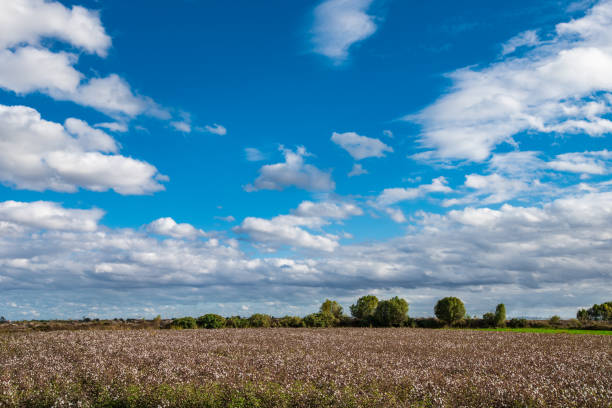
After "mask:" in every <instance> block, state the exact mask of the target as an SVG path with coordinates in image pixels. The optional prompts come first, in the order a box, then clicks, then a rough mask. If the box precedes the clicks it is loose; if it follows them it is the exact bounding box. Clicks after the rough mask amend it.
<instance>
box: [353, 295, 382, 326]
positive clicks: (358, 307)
mask: <svg viewBox="0 0 612 408" xmlns="http://www.w3.org/2000/svg"><path fill="white" fill-rule="evenodd" d="M377 306H378V298H377V297H376V296H373V295H367V296H362V297H360V298H359V299H357V303H355V304H354V305H351V314H352V315H353V317H354V318H356V319H359V320H361V321H362V322H371V321H372V319H373V317H374V312H375V311H376V307H377Z"/></svg>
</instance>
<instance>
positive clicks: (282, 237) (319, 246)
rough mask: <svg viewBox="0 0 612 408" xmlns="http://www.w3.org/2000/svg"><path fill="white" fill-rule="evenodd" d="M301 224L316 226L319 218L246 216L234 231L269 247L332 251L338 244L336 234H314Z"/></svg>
mask: <svg viewBox="0 0 612 408" xmlns="http://www.w3.org/2000/svg"><path fill="white" fill-rule="evenodd" d="M303 226H308V227H313V226H314V227H317V226H319V220H315V221H313V220H311V219H309V218H307V217H296V216H291V215H279V216H277V217H274V218H272V219H269V220H268V219H264V218H257V217H247V218H245V219H244V220H243V221H242V223H241V224H240V226H238V227H235V228H234V231H235V232H237V233H239V234H247V235H248V236H249V238H250V239H251V241H253V242H255V243H257V244H259V245H265V246H268V247H271V248H279V247H283V246H290V247H299V248H306V249H312V250H317V251H324V252H333V251H334V250H335V249H336V248H337V247H338V246H339V244H338V240H339V237H338V236H335V235H332V234H321V235H316V234H313V233H311V232H308V231H306V230H305V229H304V228H301V227H303Z"/></svg>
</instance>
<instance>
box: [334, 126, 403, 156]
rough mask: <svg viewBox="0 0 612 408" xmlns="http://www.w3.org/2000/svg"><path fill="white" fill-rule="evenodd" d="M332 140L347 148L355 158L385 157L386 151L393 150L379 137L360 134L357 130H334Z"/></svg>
mask: <svg viewBox="0 0 612 408" xmlns="http://www.w3.org/2000/svg"><path fill="white" fill-rule="evenodd" d="M331 140H332V142H334V143H335V144H337V145H338V146H340V147H342V148H343V149H344V150H346V151H347V152H348V153H349V154H350V155H351V156H352V157H353V159H355V160H361V159H365V158H368V157H384V156H385V152H393V148H391V147H389V146H387V145H386V144H384V143H383V142H381V141H380V140H379V139H374V138H371V137H366V136H360V135H358V134H357V133H355V132H346V133H336V132H334V133H333V135H332V137H331Z"/></svg>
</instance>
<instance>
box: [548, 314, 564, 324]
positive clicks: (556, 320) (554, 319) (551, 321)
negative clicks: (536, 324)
mask: <svg viewBox="0 0 612 408" xmlns="http://www.w3.org/2000/svg"><path fill="white" fill-rule="evenodd" d="M548 323H549V324H550V325H552V326H558V325H559V324H560V323H561V318H560V317H559V316H557V315H555V316H553V317H551V318H550V319H549V320H548Z"/></svg>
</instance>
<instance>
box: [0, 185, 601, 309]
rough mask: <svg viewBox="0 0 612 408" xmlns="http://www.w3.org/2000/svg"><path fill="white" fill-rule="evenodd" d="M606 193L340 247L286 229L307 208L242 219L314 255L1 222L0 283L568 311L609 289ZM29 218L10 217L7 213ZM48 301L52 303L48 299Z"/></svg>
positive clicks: (461, 217)
mask: <svg viewBox="0 0 612 408" xmlns="http://www.w3.org/2000/svg"><path fill="white" fill-rule="evenodd" d="M610 202H612V193H610V192H601V193H587V194H577V195H567V196H564V197H562V198H559V199H557V200H554V201H552V202H550V203H549V204H545V205H542V206H532V207H520V206H512V205H507V204H506V205H503V206H502V207H501V208H499V209H491V208H465V209H463V210H457V211H450V212H448V213H446V214H442V215H439V214H429V213H422V214H421V217H420V218H419V220H420V221H419V222H418V224H417V225H416V228H413V229H411V230H410V232H409V233H408V234H406V235H405V236H403V237H399V238H395V239H391V240H388V241H384V242H374V243H371V242H366V243H361V244H354V245H343V246H340V245H337V246H336V245H334V241H335V239H334V238H332V237H328V236H326V235H323V234H321V235H315V234H314V233H309V234H310V236H308V235H305V234H302V233H300V231H297V230H291V228H292V227H299V228H300V229H301V230H302V231H305V228H310V226H308V227H307V226H304V225H303V224H304V223H306V222H307V221H303V220H297V219H295V218H303V219H306V218H308V217H299V216H297V215H295V214H294V215H291V216H285V217H289V218H286V219H284V220H283V219H281V221H282V222H281V221H272V220H266V221H269V222H270V223H265V222H263V223H262V222H261V221H257V220H253V221H249V222H248V223H246V224H245V225H244V227H245V228H246V227H249V228H254V231H255V230H256V231H257V232H258V233H259V232H260V231H261V232H260V233H261V234H262V235H261V238H262V239H263V240H264V241H265V240H268V239H271V240H274V239H279V238H268V235H266V234H268V233H269V232H274V231H278V230H280V231H279V232H278V234H280V235H281V236H282V234H286V240H287V241H288V242H304V243H307V244H308V245H309V246H310V248H312V249H315V250H316V251H317V252H316V254H317V255H316V257H302V258H295V259H288V258H283V257H273V256H264V257H259V256H248V255H247V254H245V253H244V252H242V251H241V250H240V249H239V248H237V247H236V246H235V245H230V244H228V243H227V242H221V241H217V240H208V241H205V240H182V239H170V240H167V239H166V240H160V239H157V238H155V237H153V236H150V235H147V231H146V229H142V230H133V229H129V228H122V229H111V228H106V227H101V226H98V228H97V229H96V230H92V231H61V230H57V229H48V230H40V231H38V232H37V233H35V234H33V233H32V230H31V228H32V226H30V225H28V226H27V228H25V227H24V229H12V230H2V231H3V232H2V234H0V281H2V288H3V289H4V290H10V291H11V293H17V292H16V291H19V290H20V289H26V288H27V290H29V291H30V292H32V291H35V292H34V293H38V292H36V291H40V293H41V296H42V295H43V294H44V293H48V291H49V289H54V288H57V289H61V288H62V287H66V286H67V285H69V287H70V288H72V289H74V288H81V289H82V290H86V289H85V288H87V287H91V286H92V285H95V287H96V288H97V289H96V291H100V290H106V289H108V290H113V291H114V292H116V293H123V294H125V296H126V297H129V299H130V302H132V303H133V302H135V301H139V299H150V295H151V293H152V292H155V291H156V289H157V288H160V287H161V286H163V288H164V289H163V291H164V293H166V295H165V296H170V297H169V298H168V300H167V301H168V303H169V304H170V303H172V304H176V303H177V299H176V298H175V296H174V295H175V294H181V299H184V295H185V294H186V293H192V292H190V291H186V290H185V288H197V291H194V292H193V293H194V294H197V296H196V295H194V296H192V297H190V298H189V299H187V300H185V302H190V304H191V305H192V307H195V304H196V303H199V302H201V301H202V298H201V296H202V294H206V297H207V299H210V301H215V302H225V301H229V300H231V299H233V300H232V301H236V300H237V299H242V300H239V301H240V302H244V299H249V302H261V304H263V302H264V301H270V300H271V299H272V300H274V301H277V302H278V301H280V302H283V301H285V302H287V301H289V302H292V304H297V305H310V304H311V303H312V299H313V298H323V299H324V298H325V296H332V295H334V296H340V297H343V298H345V299H347V301H348V302H353V301H354V299H355V298H356V297H357V296H358V295H359V294H364V293H372V292H374V293H387V292H386V291H391V292H394V293H396V294H398V295H402V296H406V297H408V299H409V301H410V303H411V309H413V310H415V311H416V310H420V311H421V313H427V314H431V307H432V306H433V304H434V303H435V300H436V298H439V297H442V296H444V295H447V294H455V295H459V296H461V297H462V298H463V299H464V300H465V301H466V302H467V303H468V304H469V307H470V310H472V311H473V312H478V311H479V312H481V313H482V312H484V311H487V310H490V308H491V307H494V305H495V304H496V303H499V301H500V300H502V301H504V302H505V303H507V304H508V305H511V306H510V310H513V313H516V312H515V311H516V310H517V309H520V310H521V312H522V313H525V314H529V313H534V312H535V313H537V311H541V310H548V309H551V310H552V309H555V307H564V308H567V309H568V310H570V309H571V310H570V311H569V312H568V313H567V315H572V314H573V313H575V308H576V307H578V306H580V305H583V304H584V303H587V304H588V303H594V302H596V301H599V302H601V298H602V296H603V297H605V296H607V295H608V294H609V291H607V288H609V287H610V284H611V283H612V274H611V272H610V268H609V265H610V263H611V262H612V240H611V239H610V237H611V236H612V210H611V208H610ZM1 214H2V217H6V215H5V213H3V212H2V213H1ZM290 217H294V218H293V219H292V218H290ZM29 218H30V217H22V218H20V219H17V218H16V217H14V216H11V220H10V221H9V222H10V223H13V222H18V223H21V222H24V223H25V222H30V221H28V220H29ZM314 218H316V217H314ZM3 220H4V218H2V221H3ZM1 225H4V224H2V222H0V228H2V227H1ZM283 228H284V229H286V231H283ZM312 228H315V227H312ZM287 231H288V232H287ZM317 237H318V238H317ZM326 239H328V241H326ZM270 242H271V245H272V242H273V241H270ZM274 245H280V243H278V244H274ZM284 245H287V244H286V243H285V244H284ZM326 248H327V249H331V248H334V249H333V251H330V250H325V249H326ZM139 288H141V289H142V294H141V296H142V297H141V298H138V296H139V295H138V294H139V293H140V292H139V290H140V289H139ZM174 288H176V289H174ZM247 288H248V289H247ZM264 289H265V290H264ZM245 291H246V292H245ZM564 296H576V297H579V298H580V299H579V300H578V299H575V300H571V299H574V298H569V297H565V298H564ZM87 297H89V295H88V296H87ZM112 298H113V299H115V298H116V297H112ZM108 299H110V298H107V299H106V300H104V299H96V300H95V304H96V306H100V305H98V303H99V302H98V300H101V301H102V302H101V305H104V306H108V305H109V303H108V302H110V300H108ZM568 299H569V300H568ZM50 301H51V300H50ZM182 301H183V300H181V301H180V302H179V303H181V302H182ZM52 302H54V305H55V306H57V304H58V301H57V298H56V299H55V300H52ZM85 302H91V299H89V300H85ZM143 302H144V301H143ZM91 306H92V307H93V304H91ZM557 310H558V309H557ZM305 311H307V309H305ZM115 313H117V314H120V313H121V310H118V311H116V312H115ZM515 315H516V314H515Z"/></svg>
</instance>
